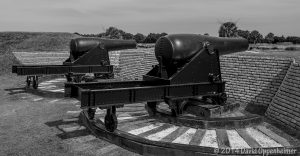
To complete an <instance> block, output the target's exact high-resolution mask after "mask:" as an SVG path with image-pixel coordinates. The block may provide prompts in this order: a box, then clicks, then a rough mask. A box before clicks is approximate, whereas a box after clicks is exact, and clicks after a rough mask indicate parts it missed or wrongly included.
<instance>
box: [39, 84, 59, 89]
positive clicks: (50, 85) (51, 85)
mask: <svg viewBox="0 0 300 156" xmlns="http://www.w3.org/2000/svg"><path fill="white" fill-rule="evenodd" d="M53 86H54V87H56V86H55V85H53V83H40V84H39V88H46V87H53Z"/></svg>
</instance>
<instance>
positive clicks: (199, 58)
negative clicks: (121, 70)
mask: <svg viewBox="0 0 300 156" xmlns="http://www.w3.org/2000/svg"><path fill="white" fill-rule="evenodd" d="M247 49H248V41H247V40H246V39H243V38H219V37H210V36H203V35H195V34H171V35H167V36H164V37H161V38H159V39H158V41H157V42H156V45H155V57H156V59H157V61H158V64H157V65H154V66H153V68H152V69H151V70H150V71H149V72H148V73H147V74H145V75H144V76H143V80H137V81H117V82H92V83H85V84H76V83H66V84H65V87H66V88H67V87H69V88H71V97H75V98H77V99H78V100H80V101H81V108H82V109H84V110H85V111H86V112H87V114H88V116H89V118H90V119H91V120H93V118H94V115H95V109H96V108H98V107H99V108H101V109H106V110H107V113H106V116H105V120H104V125H105V127H106V129H107V130H108V131H110V132H113V131H114V130H115V129H116V128H117V125H118V121H117V117H116V108H118V107H122V106H124V105H125V104H133V103H139V102H146V105H145V108H146V110H147V111H148V114H149V115H155V114H156V113H157V112H158V110H157V105H158V104H159V103H160V102H165V103H167V104H168V105H169V108H170V109H171V112H172V115H173V116H175V117H177V116H180V115H181V114H182V113H183V112H184V111H185V110H187V109H188V108H189V107H191V106H194V105H195V104H196V105H202V104H203V103H204V104H205V103H209V104H210V105H218V106H224V105H226V101H227V95H226V93H225V82H224V81H222V76H221V71H220V61H219V56H220V55H225V54H230V53H235V52H239V51H245V50H247ZM191 101H192V102H191ZM195 101H196V102H195Z"/></svg>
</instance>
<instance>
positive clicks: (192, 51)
mask: <svg viewBox="0 0 300 156" xmlns="http://www.w3.org/2000/svg"><path fill="white" fill-rule="evenodd" d="M204 42H208V43H209V44H210V45H211V46H212V47H213V48H214V50H216V51H218V53H219V55H224V54H229V53H234V52H239V51H245V50H247V49H248V46H249V44H248V41H247V40H246V39H244V38H224V37H211V36H206V35H196V34H172V35H166V36H163V37H161V38H159V39H158V41H157V42H156V45H155V56H156V58H157V59H159V57H161V58H162V61H163V63H164V64H165V65H174V64H178V63H180V64H181V63H184V62H187V61H189V60H190V59H191V58H192V57H193V56H195V55H196V54H197V53H198V52H200V51H201V50H202V49H203V48H204V46H203V44H204Z"/></svg>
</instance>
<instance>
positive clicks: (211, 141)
mask: <svg viewBox="0 0 300 156" xmlns="http://www.w3.org/2000/svg"><path fill="white" fill-rule="evenodd" d="M199 146H207V147H214V148H218V142H217V133H216V131H215V130H206V132H205V134H204V136H203V138H202V140H201V143H200V145H199Z"/></svg>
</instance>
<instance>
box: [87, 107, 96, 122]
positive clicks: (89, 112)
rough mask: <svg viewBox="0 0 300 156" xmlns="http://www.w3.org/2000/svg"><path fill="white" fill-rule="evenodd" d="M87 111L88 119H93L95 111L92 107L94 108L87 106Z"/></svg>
mask: <svg viewBox="0 0 300 156" xmlns="http://www.w3.org/2000/svg"><path fill="white" fill-rule="evenodd" d="M87 113H88V116H89V119H90V120H94V118H95V113H96V109H94V108H89V109H88V111H87Z"/></svg>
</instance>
